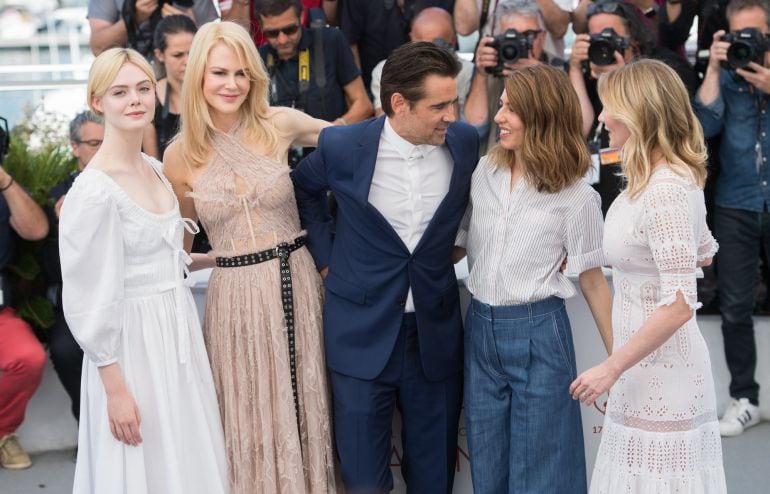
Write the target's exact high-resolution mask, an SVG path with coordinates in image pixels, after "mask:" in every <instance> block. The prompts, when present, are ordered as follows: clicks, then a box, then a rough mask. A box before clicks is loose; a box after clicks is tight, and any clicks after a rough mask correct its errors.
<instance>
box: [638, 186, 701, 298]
mask: <svg viewBox="0 0 770 494" xmlns="http://www.w3.org/2000/svg"><path fill="white" fill-rule="evenodd" d="M643 201H644V202H643V206H644V216H643V221H644V223H643V228H644V234H645V235H646V238H647V244H648V246H649V248H650V251H651V252H652V256H653V259H654V261H655V265H656V267H657V268H658V272H659V274H660V299H659V300H660V301H659V303H658V307H660V306H663V305H671V304H673V303H674V302H675V301H676V294H677V292H682V295H683V296H684V299H685V301H686V302H687V305H689V306H690V308H692V309H698V308H700V306H701V304H699V303H698V290H697V286H696V281H695V277H696V269H697V268H696V261H697V256H698V245H699V243H700V241H701V239H699V238H696V235H695V226H696V225H697V221H696V218H693V216H694V210H695V208H693V207H692V205H691V204H690V201H689V197H688V193H687V189H686V188H685V187H683V186H681V185H678V184H675V183H669V182H663V183H658V184H655V185H653V186H651V187H650V189H649V190H648V191H647V193H645V195H644V197H643Z"/></svg>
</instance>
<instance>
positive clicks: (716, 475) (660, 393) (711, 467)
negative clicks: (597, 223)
mask: <svg viewBox="0 0 770 494" xmlns="http://www.w3.org/2000/svg"><path fill="white" fill-rule="evenodd" d="M604 249H605V257H606V259H607V260H608V261H609V262H610V264H611V265H612V276H613V285H614V291H615V294H614V300H613V306H612V327H613V336H614V348H618V347H620V346H622V345H624V344H625V343H626V342H627V341H628V340H629V339H630V338H631V336H633V334H634V333H635V332H636V331H637V330H638V329H639V328H640V327H641V326H642V324H643V323H644V321H645V320H647V318H649V317H650V315H651V314H652V313H653V312H654V311H655V309H656V308H658V307H660V306H663V305H667V304H671V303H673V302H674V300H675V299H676V294H677V292H681V293H682V294H683V295H684V297H685V300H686V301H687V303H688V304H689V305H690V307H692V308H693V309H696V308H698V307H700V304H699V303H698V302H697V290H696V284H695V274H696V260H702V259H704V258H706V257H711V256H713V255H714V253H715V252H716V250H717V245H716V241H715V240H714V239H713V237H712V236H711V232H710V231H709V230H708V227H707V226H706V209H705V204H704V199H703V192H702V191H701V190H700V188H698V187H697V186H696V185H695V184H694V183H693V182H692V180H690V179H687V178H683V177H680V176H679V175H676V174H675V173H674V172H672V171H671V170H670V169H669V168H667V167H660V168H658V169H657V170H656V171H655V172H654V173H653V175H652V178H651V180H650V183H649V185H648V186H647V187H646V188H645V189H644V190H643V191H642V192H641V194H640V195H639V196H638V197H637V198H635V199H634V200H631V199H629V197H628V195H627V194H626V193H625V192H623V193H622V194H620V195H619V196H618V198H617V199H616V200H615V202H614V203H613V204H612V206H611V207H610V210H609V212H608V213H607V218H606V222H605V227H604ZM590 492H591V493H593V494H599V493H602V494H620V493H624V494H625V493H650V494H652V493H655V494H665V493H678V494H686V493H691V494H696V493H697V494H722V493H724V492H726V487H725V475H724V469H723V466H722V445H721V441H720V437H719V424H718V422H717V414H716V397H715V393H714V379H713V377H712V375H711V362H710V359H709V352H708V349H707V347H706V343H705V341H704V340H703V336H702V335H701V333H700V330H699V329H698V324H697V322H696V319H695V317H693V318H692V319H690V320H689V321H688V322H687V323H686V324H685V325H684V326H682V327H681V328H679V329H678V330H677V331H676V333H674V335H673V336H672V337H671V338H670V339H669V340H668V341H667V342H666V343H665V344H663V345H662V346H661V347H660V348H658V349H657V350H655V351H654V352H652V353H651V354H650V355H649V356H647V357H646V358H644V359H643V360H642V361H641V362H640V363H638V364H637V365H635V366H633V367H632V368H630V369H629V370H627V371H626V372H625V373H623V375H622V376H621V377H620V379H618V381H617V382H616V383H615V385H614V386H613V387H612V389H611V390H610V399H609V403H608V405H607V412H606V416H605V419H604V428H603V431H602V440H601V445H600V446H599V453H598V456H597V459H596V465H595V467H594V472H593V478H592V479H591V490H590Z"/></svg>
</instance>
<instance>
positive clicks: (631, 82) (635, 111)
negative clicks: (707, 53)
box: [599, 59, 707, 198]
mask: <svg viewBox="0 0 770 494" xmlns="http://www.w3.org/2000/svg"><path fill="white" fill-rule="evenodd" d="M599 97H600V98H601V100H602V104H603V105H604V111H605V112H607V113H608V114H609V115H610V116H612V118H614V119H615V120H617V121H618V122H621V123H623V124H624V125H625V126H626V127H628V130H629V133H630V136H629V138H628V140H627V141H626V142H625V144H624V145H623V148H622V150H621V161H622V167H623V174H624V175H625V176H626V179H627V180H628V185H627V187H626V190H627V191H628V194H629V196H630V197H631V198H634V197H636V196H637V195H638V194H639V192H641V190H642V189H643V188H644V187H645V186H646V185H647V183H648V182H649V181H650V177H651V176H652V170H653V166H652V165H653V163H652V159H653V153H655V152H659V153H661V154H662V158H663V159H665V161H666V162H667V163H668V165H669V167H670V168H671V169H672V170H673V171H674V172H675V173H676V174H678V175H681V176H689V177H691V178H692V179H693V180H694V181H695V183H697V184H698V185H699V186H700V187H703V186H704V185H705V183H706V158H707V153H706V145H705V143H704V141H703V129H702V128H701V125H700V122H698V119H697V117H696V116H695V113H693V111H692V105H691V104H690V97H689V95H688V94H687V90H686V89H685V87H684V84H683V83H682V80H681V79H680V78H679V76H678V75H677V73H676V72H674V70H673V69H672V68H671V67H669V66H668V65H666V64H665V63H663V62H660V61H657V60H649V59H643V60H638V61H636V62H633V63H631V64H628V65H625V66H623V67H620V68H618V69H616V70H613V71H611V72H608V73H605V74H604V75H602V76H601V77H600V78H599Z"/></svg>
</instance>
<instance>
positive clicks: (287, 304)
mask: <svg viewBox="0 0 770 494" xmlns="http://www.w3.org/2000/svg"><path fill="white" fill-rule="evenodd" d="M303 245H305V237H304V236H301V237H297V238H295V239H294V241H293V242H291V243H287V242H283V243H280V244H278V245H276V246H275V247H274V248H272V249H268V250H263V251H261V252H255V253H253V254H244V255H242V256H235V257H217V258H216V263H217V267H220V268H237V267H240V266H249V265H252V264H259V263H261V262H265V261H270V260H272V259H275V258H278V259H280V268H281V301H282V303H283V316H284V319H285V320H286V337H287V339H288V341H289V370H290V371H291V391H292V394H293V395H294V412H295V413H296V415H297V432H298V434H299V435H300V437H301V436H302V432H301V430H300V428H299V422H300V420H299V395H298V393H297V350H296V345H295V342H294V341H295V338H294V300H293V297H294V295H293V290H292V284H291V268H290V267H289V254H291V253H292V252H294V251H295V250H297V249H299V248H300V247H302V246H303Z"/></svg>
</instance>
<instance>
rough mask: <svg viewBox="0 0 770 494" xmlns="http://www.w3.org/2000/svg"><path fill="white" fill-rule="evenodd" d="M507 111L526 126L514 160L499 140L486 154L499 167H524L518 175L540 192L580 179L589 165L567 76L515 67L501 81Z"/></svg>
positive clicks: (539, 68) (545, 68)
mask: <svg viewBox="0 0 770 494" xmlns="http://www.w3.org/2000/svg"><path fill="white" fill-rule="evenodd" d="M505 94H506V96H507V97H508V106H509V107H510V110H511V111H512V112H514V113H515V114H516V115H518V116H519V118H520V119H521V122H522V123H523V124H524V140H523V141H522V144H521V149H520V150H519V155H520V156H521V159H522V161H523V163H516V156H515V153H514V151H513V150H510V149H506V148H504V147H502V146H501V145H500V144H498V145H497V146H495V147H494V148H492V149H491V150H490V152H489V155H490V160H491V162H492V163H495V164H496V165H497V166H511V167H513V166H514V165H516V166H523V169H522V176H523V177H524V178H525V179H526V180H527V182H528V183H529V184H530V185H532V186H533V187H535V188H536V189H537V190H538V191H540V192H558V191H560V190H562V189H563V188H565V187H567V186H568V185H570V184H572V183H573V182H575V181H576V180H578V179H579V178H581V177H583V176H584V175H585V174H586V172H588V168H589V166H590V164H591V156H590V154H589V153H588V147H587V146H586V143H585V139H584V138H583V134H582V119H581V116H580V115H581V114H580V101H579V100H578V97H577V94H576V93H575V90H574V89H573V88H572V84H570V82H569V78H568V77H567V74H566V73H565V72H564V71H563V70H559V69H557V68H556V67H551V66H549V65H533V66H531V67H523V68H521V69H517V70H514V71H513V73H512V74H511V75H510V76H509V77H507V78H506V79H505Z"/></svg>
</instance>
